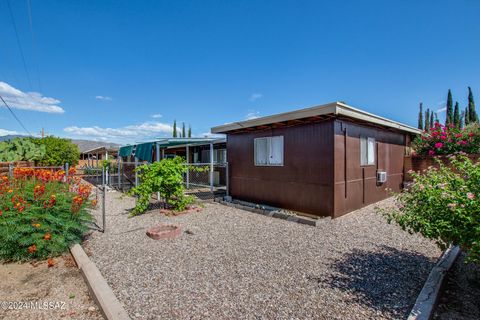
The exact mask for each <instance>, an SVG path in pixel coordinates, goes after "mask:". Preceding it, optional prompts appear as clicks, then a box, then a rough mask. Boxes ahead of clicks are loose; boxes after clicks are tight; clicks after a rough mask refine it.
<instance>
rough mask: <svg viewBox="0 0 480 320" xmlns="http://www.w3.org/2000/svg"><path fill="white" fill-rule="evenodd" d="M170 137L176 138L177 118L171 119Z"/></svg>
mask: <svg viewBox="0 0 480 320" xmlns="http://www.w3.org/2000/svg"><path fill="white" fill-rule="evenodd" d="M172 137H174V138H176V137H177V120H173V133H172Z"/></svg>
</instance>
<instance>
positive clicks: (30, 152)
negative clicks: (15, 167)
mask: <svg viewBox="0 0 480 320" xmlns="http://www.w3.org/2000/svg"><path fill="white" fill-rule="evenodd" d="M45 151H46V148H45V146H42V145H40V146H39V145H36V144H35V143H33V142H32V141H31V140H30V139H29V138H15V139H13V140H11V141H3V142H0V161H7V162H11V161H38V160H41V159H42V158H43V157H44V156H45Z"/></svg>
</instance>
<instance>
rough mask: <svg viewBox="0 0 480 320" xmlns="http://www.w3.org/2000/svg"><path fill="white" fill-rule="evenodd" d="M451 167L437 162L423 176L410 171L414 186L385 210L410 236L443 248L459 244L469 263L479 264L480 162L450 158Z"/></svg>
mask: <svg viewBox="0 0 480 320" xmlns="http://www.w3.org/2000/svg"><path fill="white" fill-rule="evenodd" d="M449 158H450V163H451V166H452V168H449V167H446V166H445V165H444V164H443V163H442V162H441V161H438V164H439V169H436V168H433V167H430V168H429V169H428V170H426V171H425V172H424V173H423V174H420V173H415V172H412V173H411V174H412V176H413V177H414V183H413V185H412V187H411V188H410V189H408V190H405V191H404V192H403V193H400V194H397V195H396V201H397V204H398V208H396V209H393V210H387V211H384V213H385V214H386V216H387V218H388V220H389V222H390V221H392V220H393V221H395V222H397V223H398V224H399V225H400V226H401V227H402V228H403V229H404V230H407V231H408V232H410V233H414V232H418V233H421V234H422V235H423V236H425V237H427V238H430V239H434V240H435V241H436V242H437V244H438V245H439V246H440V247H441V248H442V249H444V248H446V247H447V246H448V245H450V244H453V245H458V246H460V247H461V248H462V249H463V250H465V251H466V252H467V253H468V254H469V260H470V261H474V262H477V263H478V262H480V200H479V197H480V162H477V163H473V162H472V161H471V160H470V159H468V158H467V157H465V156H464V155H459V156H450V157H449Z"/></svg>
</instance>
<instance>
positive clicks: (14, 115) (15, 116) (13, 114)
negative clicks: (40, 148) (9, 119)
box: [0, 95, 32, 136]
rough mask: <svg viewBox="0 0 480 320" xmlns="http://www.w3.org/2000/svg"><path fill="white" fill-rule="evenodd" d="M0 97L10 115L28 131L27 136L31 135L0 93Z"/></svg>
mask: <svg viewBox="0 0 480 320" xmlns="http://www.w3.org/2000/svg"><path fill="white" fill-rule="evenodd" d="M0 99H1V100H2V101H3V103H4V104H5V106H6V107H7V109H8V110H10V113H11V114H12V116H13V117H14V118H15V120H17V122H18V123H20V125H21V126H22V128H23V129H24V130H25V131H26V132H27V133H28V135H29V136H32V134H31V133H30V131H28V129H27V128H26V127H25V125H24V124H23V122H22V121H21V120H20V119H19V118H18V117H17V115H16V114H15V112H13V110H12V108H10V106H9V105H8V104H7V102H6V101H5V100H4V99H3V97H2V96H1V95H0Z"/></svg>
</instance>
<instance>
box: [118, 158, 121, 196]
mask: <svg viewBox="0 0 480 320" xmlns="http://www.w3.org/2000/svg"><path fill="white" fill-rule="evenodd" d="M120 161H122V158H121V157H120V156H119V157H118V158H117V177H118V181H117V182H118V183H117V185H118V190H120Z"/></svg>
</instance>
